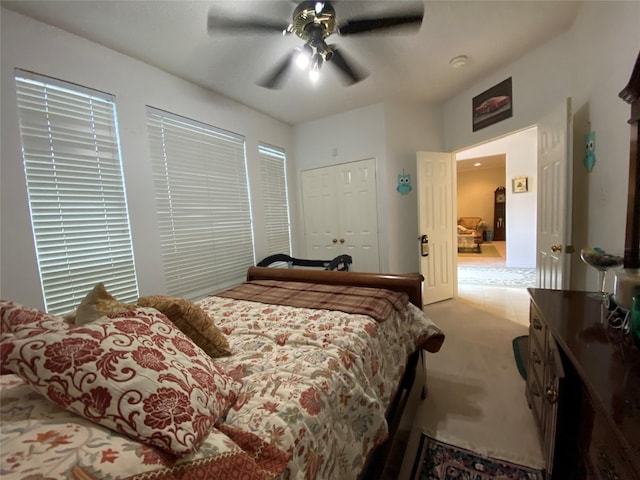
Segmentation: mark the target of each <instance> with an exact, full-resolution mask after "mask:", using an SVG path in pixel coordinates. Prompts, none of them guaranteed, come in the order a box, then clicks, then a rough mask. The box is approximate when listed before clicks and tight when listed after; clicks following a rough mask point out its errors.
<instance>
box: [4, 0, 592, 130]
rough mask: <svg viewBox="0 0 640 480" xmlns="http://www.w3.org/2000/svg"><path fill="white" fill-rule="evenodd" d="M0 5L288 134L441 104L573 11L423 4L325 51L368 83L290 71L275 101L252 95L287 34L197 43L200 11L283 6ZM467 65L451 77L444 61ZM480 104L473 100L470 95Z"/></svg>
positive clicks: (528, 4)
mask: <svg viewBox="0 0 640 480" xmlns="http://www.w3.org/2000/svg"><path fill="white" fill-rule="evenodd" d="M1 4H2V6H3V7H6V8H9V9H11V10H14V11H16V12H19V13H22V14H24V15H28V16H30V17H33V18H35V19H37V20H41V21H43V22H45V23H48V24H51V25H54V26H56V27H59V28H62V29H64V30H67V31H69V32H71V33H74V34H76V35H79V36H81V37H85V38H87V39H89V40H92V41H94V42H97V43H99V44H102V45H104V46H106V47H109V48H111V49H113V50H117V51H119V52H122V53H124V54H126V55H129V56H131V57H134V58H137V59H139V60H141V61H143V62H146V63H148V64H151V65H154V66H156V67H159V68H161V69H163V70H166V71H168V72H170V73H172V74H174V75H177V76H178V77H181V78H183V79H185V80H189V81H191V82H193V83H196V84H198V85H201V86H203V87H206V88H209V89H211V90H214V91H216V92H218V93H220V94H222V95H225V96H227V97H229V98H232V99H234V100H237V101H239V102H241V103H243V104H245V105H248V106H250V107H252V108H254V109H256V110H258V111H261V112H263V113H266V114H268V115H270V116H272V117H275V118H277V119H279V120H282V121H284V122H286V123H289V124H296V123H299V122H304V121H308V120H313V119H316V118H321V117H324V116H327V115H331V114H334V113H339V112H342V111H347V110H351V109H353V108H358V107H362V106H365V105H370V104H374V103H379V102H383V101H388V100H404V101H416V102H440V101H443V100H446V99H448V98H450V97H451V96H453V95H455V94H456V93H458V92H460V91H461V90H463V89H465V88H469V87H470V86H471V85H473V84H474V83H475V82H477V81H478V80H480V79H482V78H483V77H485V76H487V75H489V74H490V73H491V72H492V71H493V70H494V69H496V68H498V67H500V66H502V65H505V64H508V63H510V62H512V61H513V60H514V59H516V58H517V57H519V56H521V55H523V54H524V53H526V52H528V51H530V50H532V49H534V48H536V47H537V46H538V45H541V44H542V43H544V42H546V41H547V40H549V39H550V38H552V37H554V36H556V35H558V34H560V33H562V32H564V31H566V30H567V29H568V28H569V27H570V25H571V23H572V22H573V20H574V18H575V16H576V13H577V10H578V8H579V4H580V2H573V1H557V0H554V1H543V0H535V1H528V0H511V1H485V0H474V1H463V0H447V1H430V0H429V1H425V2H424V11H425V15H424V21H423V23H422V26H421V28H420V30H419V31H418V32H417V33H413V34H402V35H400V34H393V35H391V34H376V35H359V36H350V37H339V36H338V35H334V36H332V37H330V38H329V39H328V43H336V44H337V45H338V46H339V48H340V49H341V51H342V52H344V53H345V55H347V56H348V58H349V59H351V60H353V61H354V62H355V63H356V64H357V65H360V66H362V67H365V68H366V70H368V72H369V77H368V78H366V79H365V80H364V81H362V82H360V83H357V84H355V85H351V86H348V87H345V86H344V85H343V84H342V82H341V81H340V79H339V77H338V75H337V73H336V72H335V71H334V70H333V69H332V68H326V67H329V65H325V68H323V70H322V76H321V80H320V82H318V84H316V85H311V84H310V82H309V80H308V78H307V77H306V75H304V74H303V72H298V71H296V72H294V73H293V74H292V75H291V76H290V77H289V78H288V80H287V82H286V83H285V84H284V86H283V87H282V88H281V89H280V90H269V89H265V88H263V87H260V86H258V85H256V83H255V82H256V81H257V80H258V79H259V78H261V77H262V76H264V74H265V73H266V72H268V71H269V70H270V69H271V68H272V67H273V65H274V64H275V63H276V62H277V61H278V60H280V59H281V58H282V57H284V56H285V55H286V54H287V53H288V52H290V51H291V50H292V49H293V48H295V47H296V46H298V45H300V44H302V41H301V40H300V39H298V38H297V37H295V36H293V35H291V36H288V37H283V36H281V35H279V34H277V33H276V34H273V33H269V34H255V33H252V34H244V33H243V34H239V33H234V34H229V33H216V34H212V35H210V34H208V33H207V15H208V12H209V10H210V9H213V10H212V11H214V12H216V14H218V15H222V16H225V15H233V16H238V15H245V16H247V17H248V18H251V16H253V17H257V18H268V19H273V20H277V21H283V22H285V23H286V22H288V21H290V19H291V14H292V12H293V9H294V8H295V6H296V2H294V1H291V0H281V1H273V0H259V1H255V0H251V1H249V0H235V1H216V0H211V1H189V0H172V1H158V0H142V1H138V0H128V1H119V0H93V1H69V0H44V1H30V0H22V1H6V0H2V3H1ZM332 4H333V6H334V8H335V10H336V14H337V18H338V23H340V22H341V21H344V20H347V19H350V18H354V17H360V16H376V15H381V14H384V13H390V12H396V11H398V9H400V10H401V9H402V8H403V7H405V8H406V7H407V4H411V5H415V2H409V1H408V0H390V1H374V0H369V1H351V0H339V1H338V0H336V1H334V2H332ZM457 55H467V56H468V57H469V59H470V62H469V64H468V65H467V66H465V67H463V68H460V69H453V68H451V66H450V65H449V61H450V59H451V58H452V57H455V56H457ZM478 93H480V92H478Z"/></svg>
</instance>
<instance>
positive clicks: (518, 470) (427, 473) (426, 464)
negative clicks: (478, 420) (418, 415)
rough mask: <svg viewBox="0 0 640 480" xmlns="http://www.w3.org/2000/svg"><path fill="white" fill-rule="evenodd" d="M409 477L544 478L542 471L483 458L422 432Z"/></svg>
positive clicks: (463, 479) (421, 479) (454, 479)
mask: <svg viewBox="0 0 640 480" xmlns="http://www.w3.org/2000/svg"><path fill="white" fill-rule="evenodd" d="M410 478H411V480H544V476H543V474H542V471H540V470H536V469H533V468H530V467H525V466H522V465H516V464H515V463H510V462H506V461H504V460H498V459H496V458H489V457H483V456H480V455H478V454H477V453H474V452H472V451H471V450H465V449H464V448H460V447H456V446H454V445H449V444H447V443H443V442H440V441H438V440H434V439H433V438H430V437H428V436H426V435H425V434H422V436H421V437H420V446H419V447H418V455H417V456H416V461H415V463H414V466H413V470H412V473H411V477H410Z"/></svg>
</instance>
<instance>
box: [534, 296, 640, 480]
mask: <svg viewBox="0 0 640 480" xmlns="http://www.w3.org/2000/svg"><path fill="white" fill-rule="evenodd" d="M529 295H530V297H531V310H530V329H529V369H528V376H527V389H526V392H527V393H526V395H527V400H528V402H529V406H530V407H531V410H532V413H533V415H534V418H535V420H536V423H537V425H538V428H539V432H540V439H541V446H542V451H543V454H544V458H545V461H546V463H547V468H546V473H547V479H554V480H573V479H576V480H578V479H579V480H582V479H598V480H616V479H618V480H640V351H639V350H638V349H637V348H636V347H635V346H634V345H633V344H632V341H631V338H630V336H628V335H627V336H623V335H621V334H620V332H619V330H615V329H612V328H610V327H608V328H605V327H604V326H603V322H602V318H603V317H602V315H603V313H604V314H605V315H606V313H608V312H606V311H604V309H603V307H602V304H601V303H600V302H599V301H598V300H595V299H592V298H589V297H588V294H587V293H585V292H576V291H562V290H546V289H539V288H530V289H529Z"/></svg>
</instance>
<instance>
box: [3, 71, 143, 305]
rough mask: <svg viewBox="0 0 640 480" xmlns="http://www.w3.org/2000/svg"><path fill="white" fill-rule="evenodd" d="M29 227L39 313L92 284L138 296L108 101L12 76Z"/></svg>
mask: <svg viewBox="0 0 640 480" xmlns="http://www.w3.org/2000/svg"><path fill="white" fill-rule="evenodd" d="M15 79H16V87H17V97H18V114H19V123H20V137H21V141H22V156H23V160H24V168H25V176H26V181H27V192H28V196H29V207H30V209H31V224H32V228H33V235H34V239H35V244H36V253H37V257H38V267H39V271H40V281H41V284H42V291H43V295H44V300H45V308H46V309H47V311H48V312H51V313H65V312H68V311H70V310H72V309H74V308H76V307H77V306H78V304H79V303H80V301H81V300H82V298H84V296H85V295H86V294H87V292H88V291H89V290H90V289H91V288H92V287H93V286H94V285H95V284H97V283H98V282H103V283H104V284H105V286H106V287H107V289H108V290H109V291H110V292H111V293H112V294H113V295H114V296H115V297H116V298H118V299H119V300H121V301H125V302H127V301H134V300H135V299H137V298H138V284H137V280H136V273H135V265H134V258H133V250H132V243H131V232H130V226H129V215H128V211H127V202H126V197H125V189H124V184H123V180H122V164H121V160H120V148H119V143H118V132H117V122H116V106H115V103H114V98H113V96H111V95H109V94H105V93H102V92H96V91H93V90H90V89H87V88H85V87H80V86H77V85H73V84H69V83H66V82H62V81H60V80H55V79H52V78H49V77H44V76H41V75H37V74H34V73H30V72H25V71H22V70H18V69H16V71H15Z"/></svg>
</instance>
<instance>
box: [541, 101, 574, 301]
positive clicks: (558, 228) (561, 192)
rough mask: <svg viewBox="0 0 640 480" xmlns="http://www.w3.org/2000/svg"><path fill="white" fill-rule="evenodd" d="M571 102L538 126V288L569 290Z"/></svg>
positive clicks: (558, 108) (550, 113)
mask: <svg viewBox="0 0 640 480" xmlns="http://www.w3.org/2000/svg"><path fill="white" fill-rule="evenodd" d="M571 125H572V112H571V99H570V98H567V99H566V100H565V101H563V102H562V103H561V104H560V105H558V106H557V107H555V108H554V109H553V110H552V111H551V112H549V113H548V114H547V115H545V117H544V118H542V119H541V120H540V121H539V122H538V234H537V239H536V251H537V258H536V269H537V272H538V287H540V288H551V289H566V288H568V287H569V280H570V260H571V257H570V255H571V252H570V251H569V252H567V247H568V246H569V245H570V243H571V240H570V239H571V208H572V205H571V188H570V185H571V181H572V168H571V163H570V159H571V146H572V142H571Z"/></svg>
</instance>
